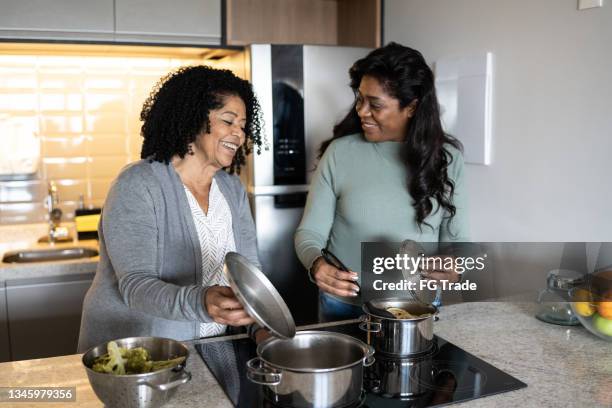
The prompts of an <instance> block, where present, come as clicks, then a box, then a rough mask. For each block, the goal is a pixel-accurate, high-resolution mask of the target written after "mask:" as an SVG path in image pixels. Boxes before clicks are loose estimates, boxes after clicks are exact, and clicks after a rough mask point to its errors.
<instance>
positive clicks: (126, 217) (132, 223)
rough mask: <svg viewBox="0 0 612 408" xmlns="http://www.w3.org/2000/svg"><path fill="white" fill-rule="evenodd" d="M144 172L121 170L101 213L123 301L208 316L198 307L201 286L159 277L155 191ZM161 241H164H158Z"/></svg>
mask: <svg viewBox="0 0 612 408" xmlns="http://www.w3.org/2000/svg"><path fill="white" fill-rule="evenodd" d="M143 173H145V172H142V171H141V172H136V174H134V172H130V171H128V172H125V173H123V174H122V175H121V176H120V177H119V179H117V181H116V182H115V183H114V184H113V186H112V188H111V190H110V191H109V194H108V197H107V201H106V203H105V206H104V212H103V216H102V220H101V223H102V229H103V232H104V241H105V242H104V243H105V246H106V250H107V252H108V257H109V259H110V262H111V264H112V266H113V269H114V271H115V274H116V277H117V281H118V288H119V292H120V294H121V297H122V298H123V301H124V302H125V303H126V305H128V306H129V307H130V308H132V309H135V310H138V311H141V312H144V313H147V314H151V315H154V316H157V317H161V318H164V319H170V320H183V321H199V322H205V323H206V322H210V321H212V320H211V318H210V316H209V315H208V313H206V311H205V308H204V306H203V295H204V293H205V290H206V289H207V288H206V287H202V286H198V285H190V286H178V285H175V284H171V283H168V282H164V281H162V280H161V279H160V273H161V271H160V266H159V265H161V264H162V262H161V254H160V252H161V251H160V250H159V248H160V247H162V246H161V245H160V243H159V239H160V234H159V231H158V225H157V217H156V210H157V211H159V209H156V208H155V206H154V204H153V203H154V202H155V201H156V200H155V199H154V195H155V194H156V193H157V194H160V192H158V191H155V189H154V188H153V187H152V183H147V181H148V180H147V178H148V177H147V175H146V174H143ZM162 245H163V243H162Z"/></svg>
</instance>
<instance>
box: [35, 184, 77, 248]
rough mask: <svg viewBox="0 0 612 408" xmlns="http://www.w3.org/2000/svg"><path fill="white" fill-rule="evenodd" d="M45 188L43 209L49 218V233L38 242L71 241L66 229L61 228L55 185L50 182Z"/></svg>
mask: <svg viewBox="0 0 612 408" xmlns="http://www.w3.org/2000/svg"><path fill="white" fill-rule="evenodd" d="M47 187H48V188H47V197H46V198H45V207H47V212H48V217H49V232H48V233H47V235H46V236H44V237H42V238H40V239H39V240H38V242H49V243H54V242H67V241H72V237H71V236H70V235H69V233H68V228H66V227H62V226H61V221H62V210H61V209H60V208H59V207H58V206H57V205H58V204H59V197H58V194H57V184H55V182H54V181H52V180H51V181H49V184H48V186H47Z"/></svg>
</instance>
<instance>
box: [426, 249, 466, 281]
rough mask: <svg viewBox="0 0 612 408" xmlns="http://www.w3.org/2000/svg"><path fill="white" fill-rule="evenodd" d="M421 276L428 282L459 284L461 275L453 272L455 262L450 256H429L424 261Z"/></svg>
mask: <svg viewBox="0 0 612 408" xmlns="http://www.w3.org/2000/svg"><path fill="white" fill-rule="evenodd" d="M423 264H424V268H423V269H422V272H421V276H422V277H423V278H426V279H429V280H436V281H441V280H445V281H449V282H451V283H454V282H459V281H460V280H461V275H460V274H459V273H457V272H455V269H454V266H455V260H454V257H452V256H444V255H440V256H429V257H427V258H425V259H424V262H423Z"/></svg>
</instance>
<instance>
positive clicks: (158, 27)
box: [115, 0, 221, 45]
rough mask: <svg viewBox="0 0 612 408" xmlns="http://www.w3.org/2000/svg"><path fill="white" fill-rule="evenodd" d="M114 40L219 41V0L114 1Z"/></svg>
mask: <svg viewBox="0 0 612 408" xmlns="http://www.w3.org/2000/svg"><path fill="white" fill-rule="evenodd" d="M115 40H116V41H118V42H122V41H129V42H157V43H186V44H206V45H219V44H221V0H172V1H167V0H115Z"/></svg>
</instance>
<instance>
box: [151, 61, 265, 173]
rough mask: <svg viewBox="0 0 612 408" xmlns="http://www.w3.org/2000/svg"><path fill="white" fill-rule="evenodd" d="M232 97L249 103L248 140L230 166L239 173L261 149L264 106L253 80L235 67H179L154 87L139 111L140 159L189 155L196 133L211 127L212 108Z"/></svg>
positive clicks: (208, 129) (246, 133)
mask: <svg viewBox="0 0 612 408" xmlns="http://www.w3.org/2000/svg"><path fill="white" fill-rule="evenodd" d="M231 95H235V96H238V97H240V98H241V99H242V101H243V102H244V104H245V106H246V125H245V128H244V132H245V137H246V141H245V143H244V144H243V145H242V146H241V147H240V148H239V149H238V151H237V152H236V155H235V156H234V160H233V161H232V164H231V165H230V166H229V168H228V170H229V172H230V173H234V172H236V173H240V168H241V167H242V165H244V163H245V158H246V156H247V155H249V154H250V153H251V152H252V151H253V148H254V147H256V150H257V153H258V154H259V153H261V145H262V136H261V133H262V132H261V130H262V118H261V108H260V106H259V102H258V101H257V98H256V97H255V94H254V92H253V88H252V87H251V84H249V83H248V82H247V81H245V80H244V79H240V78H238V77H237V76H236V75H234V73H232V71H229V70H227V69H215V68H211V67H209V66H205V65H200V66H189V67H182V68H179V69H178V70H176V71H174V72H171V73H169V74H168V75H166V76H165V77H163V78H162V79H161V80H160V81H159V82H158V83H157V84H156V85H155V87H154V88H153V90H152V91H151V94H150V95H149V97H148V98H147V100H146V101H145V103H144V105H143V107H142V111H141V112H140V120H142V121H143V124H142V128H141V131H140V134H141V135H142V137H143V138H144V142H143V144H142V151H141V153H140V157H141V158H142V159H149V160H151V161H159V162H163V163H166V164H168V163H169V162H170V160H171V159H172V157H173V156H175V155H178V156H179V157H181V158H183V157H185V155H186V154H187V153H188V150H189V148H188V146H189V144H190V143H192V142H193V141H194V140H195V138H196V136H198V135H199V134H200V133H201V132H202V131H204V132H209V131H210V121H209V117H208V116H209V113H210V111H211V110H214V109H219V108H221V107H222V106H223V103H224V98H225V97H227V96H231Z"/></svg>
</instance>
